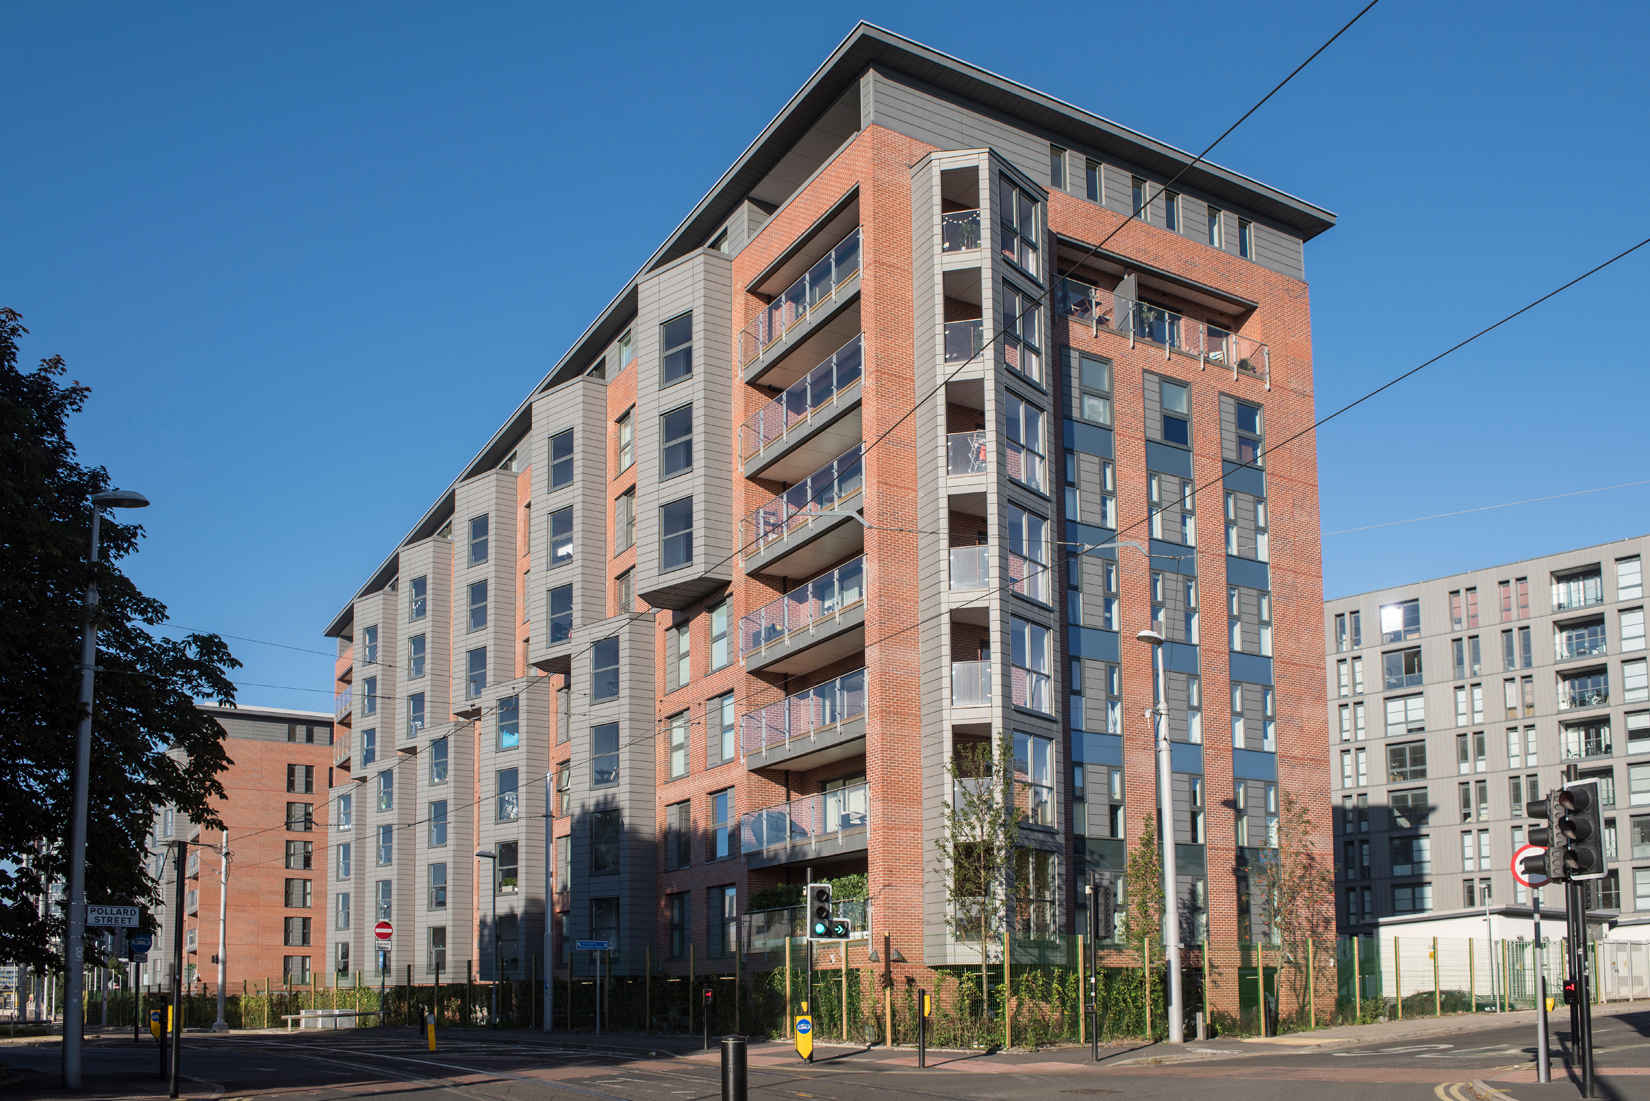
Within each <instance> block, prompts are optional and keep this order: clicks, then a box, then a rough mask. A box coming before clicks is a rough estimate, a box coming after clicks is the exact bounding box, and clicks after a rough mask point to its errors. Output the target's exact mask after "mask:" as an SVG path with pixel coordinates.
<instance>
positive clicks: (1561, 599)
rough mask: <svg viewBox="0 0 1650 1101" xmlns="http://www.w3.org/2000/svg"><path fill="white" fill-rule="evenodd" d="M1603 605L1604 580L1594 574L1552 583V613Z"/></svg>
mask: <svg viewBox="0 0 1650 1101" xmlns="http://www.w3.org/2000/svg"><path fill="white" fill-rule="evenodd" d="M1603 603H1604V579H1603V578H1602V577H1601V576H1600V575H1598V574H1596V573H1590V574H1583V575H1581V576H1577V577H1568V578H1565V579H1563V580H1561V581H1555V582H1553V611H1555V612H1564V611H1569V610H1570V609H1572V608H1587V607H1591V606H1592V605H1594V604H1603Z"/></svg>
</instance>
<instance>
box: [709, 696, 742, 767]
mask: <svg viewBox="0 0 1650 1101" xmlns="http://www.w3.org/2000/svg"><path fill="white" fill-rule="evenodd" d="M705 714H706V715H707V716H708V722H707V725H708V727H709V729H708V730H707V731H706V732H705V766H706V767H707V768H714V767H716V766H717V765H721V764H726V763H727V762H729V761H731V760H733V758H734V750H735V740H734V709H733V693H732V692H729V693H727V694H726V695H722V696H717V697H715V698H714V699H711V700H710V701H709V702H708V703H706V705H705Z"/></svg>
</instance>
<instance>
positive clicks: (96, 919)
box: [86, 904, 138, 929]
mask: <svg viewBox="0 0 1650 1101" xmlns="http://www.w3.org/2000/svg"><path fill="white" fill-rule="evenodd" d="M137 923H138V908H137V907H136V906H93V905H90V904H88V905H87V907H86V924H87V925H108V926H113V927H115V928H124V929H136V928H137Z"/></svg>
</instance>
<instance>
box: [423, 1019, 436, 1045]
mask: <svg viewBox="0 0 1650 1101" xmlns="http://www.w3.org/2000/svg"><path fill="white" fill-rule="evenodd" d="M424 1038H425V1039H426V1040H427V1041H428V1042H429V1045H430V1050H431V1051H434V1050H435V1014H433V1013H425V1014H424Z"/></svg>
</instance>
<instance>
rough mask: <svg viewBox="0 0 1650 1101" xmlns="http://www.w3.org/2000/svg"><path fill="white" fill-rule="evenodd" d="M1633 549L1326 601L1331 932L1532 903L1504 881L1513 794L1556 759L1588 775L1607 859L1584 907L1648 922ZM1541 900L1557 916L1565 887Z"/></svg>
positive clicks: (1647, 784) (1638, 604)
mask: <svg viewBox="0 0 1650 1101" xmlns="http://www.w3.org/2000/svg"><path fill="white" fill-rule="evenodd" d="M1646 551H1650V536H1640V537H1637V538H1632V539H1624V540H1622V541H1621V542H1619V543H1606V544H1603V545H1601V546H1595V547H1584V548H1582V549H1580V550H1571V551H1565V552H1563V553H1561V554H1552V555H1547V556H1545V557H1542V558H1531V559H1528V560H1526V561H1523V562H1514V563H1512V564H1510V565H1505V566H1495V567H1491V568H1488V569H1479V570H1472V571H1469V572H1466V573H1459V574H1454V575H1452V576H1449V577H1442V578H1437V579H1435V580H1432V581H1422V582H1417V583H1415V584H1411V585H1400V586H1396V587H1393V588H1389V589H1382V590H1379V591H1377V592H1369V593H1362V594H1359V595H1357V596H1346V597H1338V598H1336V599H1334V600H1329V601H1326V602H1325V604H1324V631H1325V636H1326V640H1327V641H1326V648H1327V651H1328V660H1327V666H1328V679H1327V688H1328V694H1329V703H1328V716H1329V738H1330V750H1331V752H1332V753H1333V754H1338V756H1339V765H1338V767H1339V772H1338V774H1337V776H1336V779H1335V781H1334V787H1335V795H1336V798H1337V802H1338V804H1339V808H1338V809H1339V813H1338V815H1337V826H1336V839H1337V847H1336V856H1337V880H1338V887H1339V891H1338V894H1339V896H1340V899H1339V902H1340V914H1339V924H1340V928H1341V930H1342V931H1343V932H1359V933H1365V932H1370V931H1372V930H1373V927H1374V926H1375V925H1376V923H1378V922H1380V921H1382V920H1385V919H1395V918H1405V917H1409V916H1413V915H1421V914H1428V913H1443V914H1448V913H1451V912H1459V911H1462V910H1483V909H1485V908H1486V907H1493V908H1494V909H1495V910H1496V911H1497V912H1501V911H1503V910H1505V909H1507V908H1515V909H1520V910H1522V909H1525V908H1527V907H1529V906H1530V904H1531V899H1530V897H1529V891H1528V890H1527V889H1526V888H1525V887H1523V886H1522V885H1520V884H1519V883H1517V882H1516V881H1515V880H1514V879H1513V876H1512V857H1513V853H1514V851H1515V850H1517V849H1518V848H1519V847H1520V846H1521V845H1523V844H1524V843H1525V837H1526V831H1527V830H1528V829H1529V827H1530V826H1531V825H1535V824H1537V823H1535V822H1531V821H1530V820H1528V819H1526V818H1525V816H1524V811H1525V804H1526V803H1527V802H1529V801H1530V800H1533V799H1540V798H1543V797H1544V796H1545V795H1546V793H1547V792H1548V791H1550V790H1552V789H1553V788H1555V787H1558V786H1560V784H1562V782H1563V775H1564V772H1565V770H1566V769H1567V768H1569V767H1570V766H1575V768H1576V770H1577V772H1578V774H1579V777H1580V778H1581V779H1588V778H1594V777H1596V778H1597V779H1598V780H1599V790H1600V793H1601V796H1602V801H1603V813H1604V829H1605V847H1606V852H1607V854H1608V856H1609V858H1610V860H1611V861H1612V863H1613V864H1615V863H1616V862H1619V864H1618V865H1616V866H1614V867H1613V868H1612V870H1611V871H1610V873H1609V875H1608V876H1607V877H1606V878H1604V879H1602V880H1599V881H1597V883H1596V884H1595V885H1594V891H1595V893H1594V894H1593V896H1592V900H1591V902H1590V904H1589V907H1590V909H1591V910H1592V911H1594V912H1597V911H1617V912H1618V913H1620V914H1623V915H1628V913H1629V912H1630V911H1642V914H1633V915H1631V917H1634V918H1637V917H1644V918H1650V674H1647V672H1646V654H1645V645H1644V578H1643V566H1642V560H1643V557H1644V555H1645V553H1646ZM1634 808H1642V813H1640V814H1639V815H1638V816H1637V817H1635V816H1634ZM1635 862H1638V863H1641V864H1643V865H1644V866H1643V867H1633V866H1632V865H1633V864H1634V863H1635ZM1624 886H1629V887H1630V890H1629V892H1628V893H1627V894H1625V895H1624V894H1623V893H1622V888H1623V887H1624ZM1543 901H1544V904H1545V905H1546V906H1547V907H1548V908H1549V909H1551V910H1555V911H1562V910H1563V909H1564V897H1563V892H1562V891H1559V890H1556V889H1555V890H1549V891H1547V892H1545V898H1544V900H1543ZM1626 924H1629V925H1632V924H1637V922H1636V921H1633V920H1629V921H1628V922H1627V923H1626Z"/></svg>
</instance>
